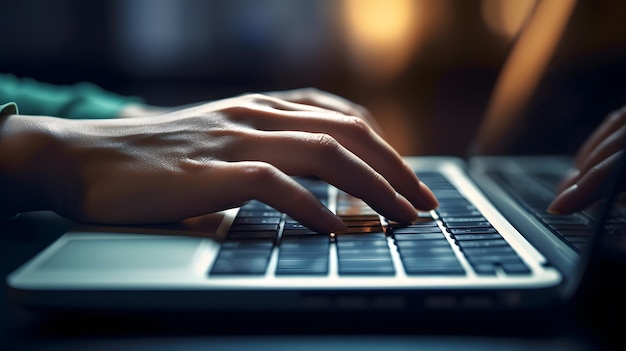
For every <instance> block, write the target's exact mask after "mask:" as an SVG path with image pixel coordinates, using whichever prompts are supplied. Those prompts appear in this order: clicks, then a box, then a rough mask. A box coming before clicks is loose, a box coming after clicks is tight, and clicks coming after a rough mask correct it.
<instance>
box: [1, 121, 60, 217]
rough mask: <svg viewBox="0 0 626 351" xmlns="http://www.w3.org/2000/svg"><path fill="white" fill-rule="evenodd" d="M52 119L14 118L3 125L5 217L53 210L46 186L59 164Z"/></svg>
mask: <svg viewBox="0 0 626 351" xmlns="http://www.w3.org/2000/svg"><path fill="white" fill-rule="evenodd" d="M55 120H58V119H57V118H52V117H40V116H37V117H29V116H19V115H11V116H8V117H5V119H4V121H3V123H2V125H0V198H1V199H2V203H1V206H2V208H1V209H0V210H1V211H2V212H4V213H6V214H17V213H19V212H25V211H32V210H43V209H48V208H50V203H49V192H50V189H48V187H47V186H46V184H47V183H48V181H49V178H48V177H49V175H50V174H51V173H52V170H53V169H55V168H56V167H57V166H58V164H57V161H58V157H55V156H54V155H56V154H58V152H57V151H58V150H59V147H58V142H57V141H56V138H55V137H54V135H55V133H54V122H55Z"/></svg>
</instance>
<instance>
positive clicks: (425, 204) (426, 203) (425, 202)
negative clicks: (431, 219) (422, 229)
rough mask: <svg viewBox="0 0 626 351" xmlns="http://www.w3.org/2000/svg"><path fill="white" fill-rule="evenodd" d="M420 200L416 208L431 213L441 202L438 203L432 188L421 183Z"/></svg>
mask: <svg viewBox="0 0 626 351" xmlns="http://www.w3.org/2000/svg"><path fill="white" fill-rule="evenodd" d="M418 193H419V198H418V199H417V203H416V204H415V207H417V208H418V209H419V210H422V211H430V210H432V209H434V208H437V207H438V206H439V201H437V197H435V194H433V192H432V191H431V190H430V188H429V187H428V186H427V185H426V184H424V182H421V181H420V184H419V189H418Z"/></svg>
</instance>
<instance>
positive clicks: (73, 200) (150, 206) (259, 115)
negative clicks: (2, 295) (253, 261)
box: [0, 89, 437, 232]
mask: <svg viewBox="0 0 626 351" xmlns="http://www.w3.org/2000/svg"><path fill="white" fill-rule="evenodd" d="M120 117H129V118H116V119H110V120H87V119H86V120H69V119H64V118H56V117H48V116H37V117H36V118H35V117H34V116H20V115H13V116H9V117H7V118H5V119H4V122H3V124H2V125H1V126H0V168H1V172H0V174H1V175H2V179H1V182H0V184H1V189H0V191H1V195H2V198H3V199H4V200H5V204H10V205H11V207H10V208H5V210H7V211H15V212H23V211H32V210H44V209H45V210H53V211H55V212H57V213H58V214H60V215H62V216H65V217H68V218H71V219H74V220H78V221H84V222H96V223H109V224H142V223H161V222H173V221H179V220H183V219H186V218H190V217H194V216H198V215H203V214H207V213H211V212H216V211H220V210H224V209H227V208H232V207H236V206H240V205H242V204H244V203H245V202H246V201H249V200H251V199H258V200H260V201H263V202H265V203H267V204H269V205H271V206H273V207H275V208H276V209H278V210H280V211H284V212H286V213H287V214H289V215H290V216H292V217H293V218H295V219H297V220H299V221H301V222H302V223H303V224H305V225H307V226H309V227H310V228H312V229H314V230H318V231H325V232H327V231H336V230H341V229H343V228H345V224H344V223H343V222H342V221H341V220H340V219H339V218H338V217H337V216H335V215H334V214H332V213H331V212H330V211H328V210H327V209H326V208H325V207H324V206H323V205H322V204H321V203H320V202H319V201H318V200H317V199H316V198H315V197H314V196H313V195H312V194H311V193H310V192H309V191H307V190H306V189H305V188H303V187H302V186H300V185H299V184H298V183H297V182H295V181H293V180H292V179H291V178H290V177H289V176H295V175H297V176H303V175H312V176H317V177H320V178H322V179H324V180H326V181H328V182H329V183H331V184H333V185H335V186H337V187H338V188H340V189H343V190H345V191H347V192H348V193H351V194H353V195H355V196H357V197H359V198H362V199H363V200H364V201H366V202H367V203H368V204H369V205H370V206H371V207H372V208H373V209H375V210H377V211H378V212H379V213H381V214H382V215H384V216H388V217H389V218H390V219H393V220H397V221H401V222H411V221H413V220H415V219H416V218H417V213H416V209H417V210H421V211H425V210H430V209H433V208H435V207H436V206H437V200H436V199H435V197H434V195H433V194H432V192H431V191H430V190H429V189H428V187H426V185H424V184H423V183H421V182H420V181H419V179H418V178H417V177H416V175H415V173H414V172H413V171H412V170H411V169H410V168H409V167H408V165H407V164H406V163H405V162H404V161H403V160H402V158H401V157H400V155H398V153H397V152H396V151H394V150H393V148H392V147H391V146H390V145H389V144H388V143H387V142H386V141H385V140H384V139H383V138H382V137H381V136H380V133H379V132H380V128H379V126H378V125H377V124H376V123H375V121H374V120H373V118H372V116H371V114H370V113H369V112H368V111H367V110H366V109H365V108H363V107H362V106H359V105H357V104H354V103H352V102H350V101H348V100H345V99H343V98H340V97H338V96H336V95H333V94H329V93H326V92H322V91H319V90H315V89H301V90H292V91H285V92H273V93H267V94H249V95H243V96H238V97H233V98H229V99H223V100H219V101H215V102H209V103H203V104H199V105H196V106H192V107H187V108H181V109H178V110H174V111H168V110H162V109H159V108H152V107H137V106H131V107H129V108H128V109H126V110H125V111H123V112H122V114H121V116H120ZM377 131H378V133H377Z"/></svg>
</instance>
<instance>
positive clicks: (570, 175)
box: [557, 168, 580, 191]
mask: <svg viewBox="0 0 626 351" xmlns="http://www.w3.org/2000/svg"><path fill="white" fill-rule="evenodd" d="M579 175H580V171H579V170H578V169H576V168H572V169H570V170H568V171H567V172H566V173H565V176H563V179H562V180H561V182H560V183H559V186H558V188H557V189H559V190H561V191H564V190H565V189H567V187H569V186H571V184H572V182H573V181H574V180H575V179H576V178H578V176H579Z"/></svg>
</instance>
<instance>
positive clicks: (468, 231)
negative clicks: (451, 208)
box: [448, 228, 498, 235]
mask: <svg viewBox="0 0 626 351" xmlns="http://www.w3.org/2000/svg"><path fill="white" fill-rule="evenodd" d="M448 231H449V232H450V234H452V235H458V234H490V233H497V232H498V231H497V230H496V229H495V228H463V229H448Z"/></svg>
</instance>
